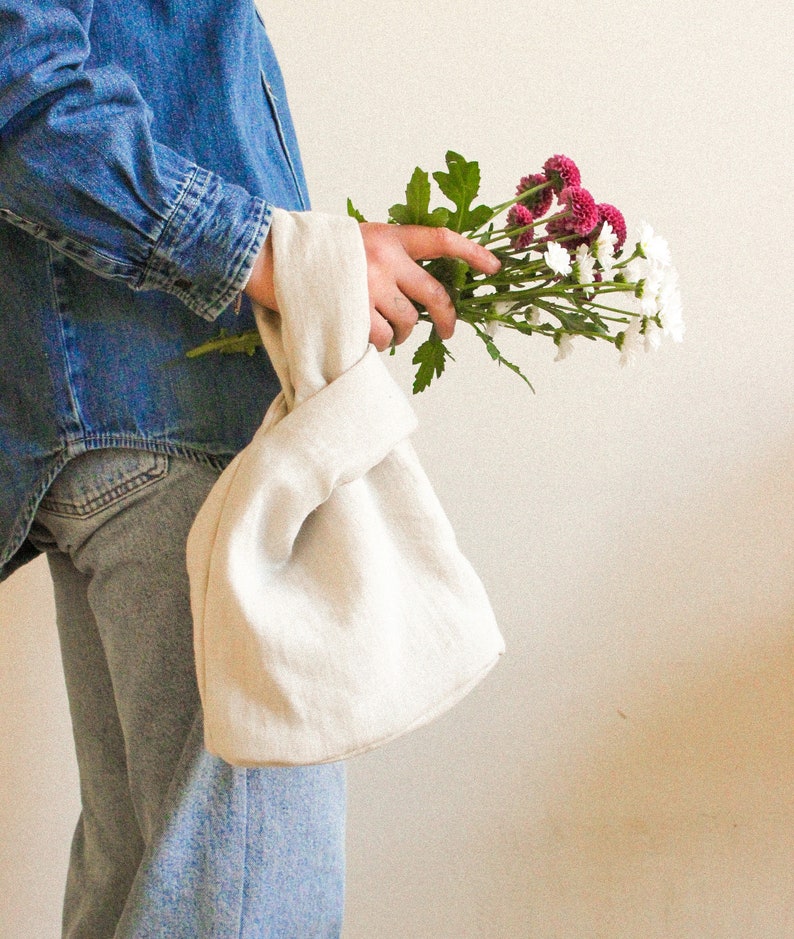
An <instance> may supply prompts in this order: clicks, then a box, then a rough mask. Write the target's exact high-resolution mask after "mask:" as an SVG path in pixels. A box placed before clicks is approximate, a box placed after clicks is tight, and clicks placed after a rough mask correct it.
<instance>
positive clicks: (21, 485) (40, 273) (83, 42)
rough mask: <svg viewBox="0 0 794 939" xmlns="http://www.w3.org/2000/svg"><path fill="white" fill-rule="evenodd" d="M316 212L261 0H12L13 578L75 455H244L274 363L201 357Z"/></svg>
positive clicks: (7, 212)
mask: <svg viewBox="0 0 794 939" xmlns="http://www.w3.org/2000/svg"><path fill="white" fill-rule="evenodd" d="M307 203H308V199H307V196H306V192H305V181H304V178H303V171H302V168H301V165H300V159H299V156H298V151H297V144H296V140H295V133H294V129H293V126H292V122H291V120H290V116H289V113H288V110H287V105H286V99H285V93H284V86H283V82H282V78H281V74H280V72H279V68H278V65H277V63H276V60H275V57H274V54H273V50H272V47H271V45H270V42H269V40H268V37H267V35H266V32H265V28H264V25H263V24H262V21H261V19H260V18H259V15H258V13H257V12H256V10H255V8H254V5H253V0H126V2H124V3H119V2H118V0H0V443H1V444H2V452H0V487H2V493H3V498H2V500H0V551H2V555H1V556H0V578H2V577H4V576H7V575H8V574H9V573H10V572H11V571H12V570H13V569H15V568H16V567H18V566H19V565H20V564H22V563H23V562H24V561H26V560H28V559H29V558H31V557H32V556H33V555H34V553H35V552H34V550H33V549H32V547H31V546H30V544H29V543H28V542H27V541H26V536H27V532H28V530H29V527H30V523H31V521H32V517H33V514H34V512H35V509H36V506H37V505H38V503H39V501H40V499H41V497H42V495H43V494H44V492H45V491H46V489H47V487H48V485H49V484H50V482H51V481H52V480H53V479H54V478H55V476H56V475H57V473H58V472H59V471H60V469H61V468H62V467H63V466H64V464H65V463H66V462H67V461H68V460H69V459H70V458H72V457H73V456H76V455H77V454H79V453H82V452H84V451H86V450H90V449H96V448H101V447H136V448H143V449H148V450H153V451H159V452H163V453H173V454H182V455H185V456H188V457H191V458H193V459H196V460H200V461H203V462H205V463H210V464H212V465H215V466H218V467H222V466H223V465H225V464H226V463H227V462H228V461H229V460H230V459H231V457H232V456H233V455H234V454H235V453H236V452H237V451H238V450H240V449H241V448H242V447H243V446H245V444H246V443H247V442H248V440H249V439H250V437H251V435H252V434H253V432H254V430H255V429H256V427H257V426H258V424H259V423H260V422H261V420H262V416H263V414H264V412H265V410H266V408H267V405H268V404H269V403H270V401H271V400H272V398H273V397H274V395H275V393H276V392H277V391H278V382H277V379H276V377H275V374H274V372H273V370H272V368H271V366H270V364H269V363H268V361H267V358H266V356H265V355H263V354H261V355H260V354H257V355H255V356H252V357H248V356H245V355H210V356H205V357H200V358H191V359H189V358H187V357H186V355H185V353H186V352H187V350H189V349H190V348H192V347H193V346H196V345H197V344H199V343H201V342H203V341H205V340H206V339H208V338H209V337H210V336H212V335H214V334H215V333H216V332H217V331H218V329H219V328H220V327H224V328H226V329H227V330H229V331H232V332H236V331H239V330H242V329H244V328H246V327H250V326H251V324H252V315H251V311H250V306H249V305H247V304H246V303H244V304H243V308H242V310H241V311H240V312H239V314H238V313H235V311H234V306H235V304H234V301H235V299H236V298H237V297H238V296H239V294H240V291H241V289H242V287H243V286H244V285H245V283H246V281H247V278H248V275H249V273H250V269H251V266H252V263H253V260H254V258H255V257H256V255H257V253H258V251H259V249H260V248H261V246H262V243H263V242H264V239H265V237H266V235H267V231H268V226H269V221H270V214H271V211H272V207H273V206H282V207H284V208H288V209H305V208H307V207H308V204H307Z"/></svg>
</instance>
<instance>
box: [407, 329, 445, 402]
mask: <svg viewBox="0 0 794 939" xmlns="http://www.w3.org/2000/svg"><path fill="white" fill-rule="evenodd" d="M447 356H449V358H450V359H451V358H452V356H451V355H450V352H449V349H447V347H446V346H445V345H444V343H443V342H442V340H441V339H440V337H439V336H438V334H437V333H436V331H435V329H433V330H431V332H430V336H429V338H428V339H426V340H425V341H424V342H423V343H422V344H421V345H420V346H419V348H418V349H417V350H416V352H415V353H414V357H413V364H414V365H418V366H419V368H418V369H417V370H416V375H415V377H414V388H413V391H414V394H419V392H420V391H424V390H425V388H427V386H428V385H429V384H430V382H431V381H433V379H434V378H438V377H439V376H440V375H441V373H442V372H443V371H444V367H445V365H446V358H447Z"/></svg>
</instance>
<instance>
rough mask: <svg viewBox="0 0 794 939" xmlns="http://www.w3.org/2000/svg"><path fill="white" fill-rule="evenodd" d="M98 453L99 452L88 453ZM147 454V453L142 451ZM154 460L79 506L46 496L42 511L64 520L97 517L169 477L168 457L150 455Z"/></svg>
mask: <svg viewBox="0 0 794 939" xmlns="http://www.w3.org/2000/svg"><path fill="white" fill-rule="evenodd" d="M88 452H98V451H88ZM142 452H146V451H142ZM148 455H149V456H151V458H152V459H153V460H154V464H153V465H152V466H150V467H147V468H146V469H142V470H140V471H139V472H136V473H134V474H133V475H131V476H128V477H126V478H124V479H121V480H119V481H118V482H117V483H116V484H115V485H114V486H113V487H112V488H110V489H107V490H105V491H104V492H101V493H99V494H98V495H95V496H93V497H92V498H90V499H86V500H85V501H84V502H82V503H80V504H78V503H76V502H72V501H67V500H60V499H57V498H54V497H52V496H47V495H45V496H44V498H43V499H42V500H41V509H42V511H44V512H48V513H49V514H50V515H58V516H60V517H62V518H90V517H91V516H93V515H97V514H98V513H99V512H102V511H104V509H107V508H109V507H110V506H111V505H113V504H115V503H116V502H118V501H119V500H120V499H123V498H125V497H126V496H128V495H131V494H132V493H134V492H139V491H141V490H143V489H146V488H147V487H148V486H150V485H151V484H152V483H154V482H157V481H158V480H160V479H163V478H165V477H166V476H167V475H168V462H167V457H166V456H165V455H164V454H161V453H149V454H148Z"/></svg>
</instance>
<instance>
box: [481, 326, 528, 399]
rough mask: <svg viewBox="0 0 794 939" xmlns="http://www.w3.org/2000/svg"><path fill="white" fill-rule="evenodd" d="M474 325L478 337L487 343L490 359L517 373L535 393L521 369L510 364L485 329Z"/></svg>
mask: <svg viewBox="0 0 794 939" xmlns="http://www.w3.org/2000/svg"><path fill="white" fill-rule="evenodd" d="M472 325H473V326H474V329H475V331H476V333H477V335H478V336H479V337H480V339H482V341H483V342H484V343H485V348H486V349H487V350H488V355H490V357H491V358H492V359H493V360H494V362H497V363H498V364H499V365H504V366H505V367H506V368H509V369H510V371H511V372H515V373H516V375H518V377H519V378H521V379H523V381H525V382H526V383H527V384H528V385H529V388H530V390H531V391H532V392H534V391H535V389H534V388H533V387H532V382H531V381H530V380H529V379H528V378H527V376H526V375H525V374H524V373H523V372H522V371H521V369H520V368H519V367H518V366H517V365H516V364H515V363H513V362H510V361H509V360H508V359H506V358H505V357H504V356H503V355H502V353H501V352H500V351H499V349H498V348H497V347H496V343H495V342H494V341H493V339H492V338H491V337H490V336H489V335H488V333H487V332H485V330H484V329H480V327H479V326H477V325H475V324H472Z"/></svg>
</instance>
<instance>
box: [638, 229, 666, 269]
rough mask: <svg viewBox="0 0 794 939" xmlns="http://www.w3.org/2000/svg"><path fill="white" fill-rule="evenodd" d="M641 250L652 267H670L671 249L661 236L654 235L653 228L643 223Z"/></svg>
mask: <svg viewBox="0 0 794 939" xmlns="http://www.w3.org/2000/svg"><path fill="white" fill-rule="evenodd" d="M640 249H641V250H642V253H643V254H644V255H645V257H646V258H647V259H648V261H650V263H651V264H652V265H658V266H660V267H669V266H670V261H671V258H670V247H669V245H668V244H667V242H666V241H665V239H664V238H662V236H661V235H657V234H654V230H653V228H651V226H650V225H649V224H648V223H647V222H643V224H642V226H641V228H640Z"/></svg>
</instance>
